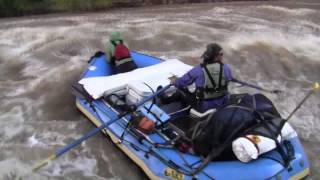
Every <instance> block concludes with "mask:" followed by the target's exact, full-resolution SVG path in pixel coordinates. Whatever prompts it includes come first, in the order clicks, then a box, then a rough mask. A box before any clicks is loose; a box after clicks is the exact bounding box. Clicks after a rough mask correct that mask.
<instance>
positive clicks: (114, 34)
mask: <svg viewBox="0 0 320 180" xmlns="http://www.w3.org/2000/svg"><path fill="white" fill-rule="evenodd" d="M120 40H122V37H121V34H120V32H111V34H110V41H120Z"/></svg>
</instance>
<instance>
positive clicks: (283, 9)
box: [257, 5, 317, 16]
mask: <svg viewBox="0 0 320 180" xmlns="http://www.w3.org/2000/svg"><path fill="white" fill-rule="evenodd" d="M257 8H260V9H267V10H272V11H274V12H275V13H276V12H281V13H285V14H288V15H299V16H305V15H310V14H312V13H315V12H317V11H316V10H312V9H306V8H296V9H290V8H286V7H279V6H271V5H262V6H258V7H257Z"/></svg>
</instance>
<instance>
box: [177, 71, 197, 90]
mask: <svg viewBox="0 0 320 180" xmlns="http://www.w3.org/2000/svg"><path fill="white" fill-rule="evenodd" d="M202 76H203V72H202V70H201V67H200V66H196V67H194V68H192V69H191V70H190V71H188V72H187V73H186V74H184V75H183V76H182V77H180V78H178V79H177V80H176V82H175V84H174V85H175V86H176V87H177V88H179V89H181V88H184V87H187V86H189V85H191V84H192V83H194V82H195V83H196V85H198V84H201V83H199V81H201V80H202V79H203V77H202ZM202 81H203V80H202ZM202 84H203V83H202Z"/></svg>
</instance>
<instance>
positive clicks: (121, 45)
mask: <svg viewBox="0 0 320 180" xmlns="http://www.w3.org/2000/svg"><path fill="white" fill-rule="evenodd" d="M106 58H107V62H108V63H110V64H112V65H114V66H115V71H116V73H125V72H129V71H132V70H134V69H136V68H137V65H136V64H135V63H134V61H133V60H132V58H131V55H130V50H129V48H128V45H127V44H126V43H125V42H124V41H123V38H122V36H121V34H120V33H119V32H112V33H111V34H110V37H109V41H108V43H107V48H106Z"/></svg>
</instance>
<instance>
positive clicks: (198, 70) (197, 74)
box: [174, 64, 233, 112]
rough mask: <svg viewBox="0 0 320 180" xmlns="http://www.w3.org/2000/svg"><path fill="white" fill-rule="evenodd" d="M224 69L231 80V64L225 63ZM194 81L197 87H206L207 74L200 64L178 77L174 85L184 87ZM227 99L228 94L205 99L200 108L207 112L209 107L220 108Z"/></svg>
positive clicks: (227, 77)
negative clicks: (205, 74)
mask: <svg viewBox="0 0 320 180" xmlns="http://www.w3.org/2000/svg"><path fill="white" fill-rule="evenodd" d="M223 69H224V74H225V76H226V79H227V80H229V81H231V80H232V78H233V77H232V73H231V70H230V68H229V66H228V65H227V64H224V66H223ZM192 83H195V85H196V87H197V88H199V87H204V83H205V76H204V72H203V70H202V67H201V66H200V65H198V66H196V67H194V68H192V69H191V70H190V71H189V72H187V73H186V74H184V75H183V76H182V77H181V78H178V79H177V80H176V81H175V84H174V85H175V87H177V88H179V89H182V88H185V87H187V86H189V85H191V84H192ZM227 99H228V96H227V95H226V96H223V97H220V98H216V99H212V100H204V101H202V104H201V107H200V110H201V111H202V112H205V111H207V110H208V109H212V108H218V107H219V106H222V105H223V104H225V103H226V101H227Z"/></svg>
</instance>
